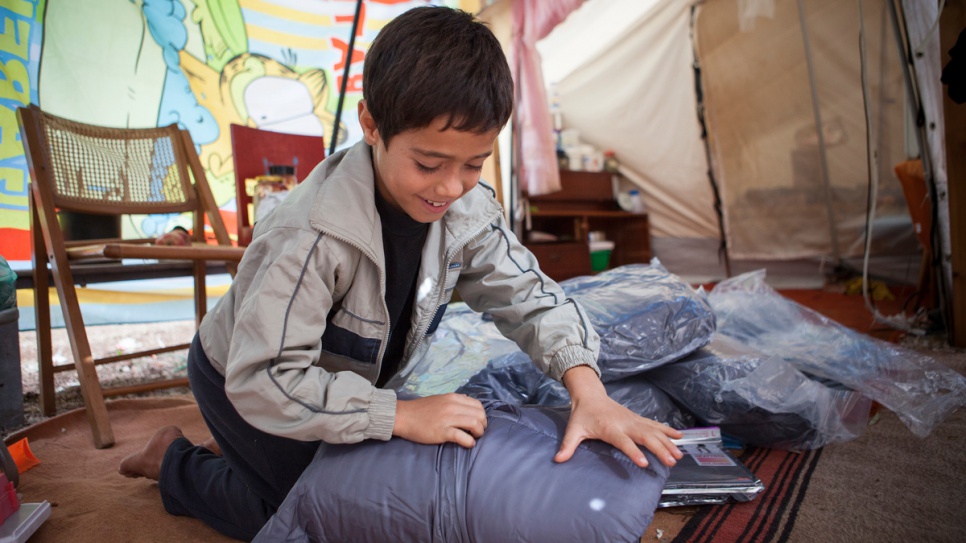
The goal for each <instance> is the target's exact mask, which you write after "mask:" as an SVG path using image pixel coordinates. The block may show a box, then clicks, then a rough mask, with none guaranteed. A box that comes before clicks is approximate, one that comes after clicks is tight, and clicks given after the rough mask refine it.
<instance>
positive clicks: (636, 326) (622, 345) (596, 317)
mask: <svg viewBox="0 0 966 543" xmlns="http://www.w3.org/2000/svg"><path fill="white" fill-rule="evenodd" d="M560 286H561V287H562V288H563V289H564V291H565V292H566V293H567V295H568V296H571V297H573V298H574V299H576V300H577V301H578V302H579V303H580V305H581V307H583V308H584V310H585V311H586V312H587V316H588V318H589V319H590V321H591V323H592V324H593V325H594V329H595V330H597V333H598V334H600V337H601V351H600V357H599V359H598V364H599V366H600V370H601V379H602V380H603V381H605V382H608V381H616V380H618V379H622V378H624V377H628V376H632V375H637V374H639V373H641V372H642V371H645V370H647V369H650V368H655V367H658V366H660V365H662V364H666V363H668V362H670V361H672V360H676V359H678V358H681V357H683V356H685V355H687V354H689V353H691V352H692V351H694V350H695V349H697V348H698V347H701V346H703V345H706V344H707V343H708V342H709V341H711V337H712V336H713V335H714V326H715V324H714V314H713V313H712V311H711V306H710V305H708V302H707V300H706V299H705V296H704V294H703V292H701V291H698V290H695V289H694V288H692V287H691V286H690V285H689V284H688V283H686V282H684V281H683V280H682V279H681V278H679V277H677V276H676V275H674V274H671V273H670V272H668V271H667V270H665V269H664V268H663V267H662V266H661V265H660V263H659V262H657V261H656V260H655V261H653V262H652V264H651V265H645V264H632V265H628V266H621V267H619V268H616V269H613V270H609V271H607V272H604V273H600V274H598V275H595V276H586V277H575V278H573V279H568V280H566V281H563V282H562V283H560ZM518 351H519V348H518V347H517V346H516V344H515V343H513V342H512V341H510V340H508V339H506V338H504V337H503V336H502V335H501V334H500V332H499V331H498V330H497V329H496V326H495V325H494V324H493V323H492V322H491V321H490V320H489V319H488V318H487V317H486V316H485V315H482V314H479V313H476V312H474V311H472V310H471V309H469V307H467V306H466V304H463V303H456V304H450V305H449V307H448V308H447V312H446V316H445V317H444V318H443V320H442V322H441V323H440V325H439V328H438V329H437V330H436V335H435V338H434V340H433V345H432V347H431V348H430V350H429V352H427V353H426V356H425V357H424V358H423V360H421V361H419V362H418V363H417V364H416V366H414V368H413V369H412V372H411V374H410V375H409V376H408V378H407V379H406V381H405V383H404V384H403V385H402V386H401V387H399V392H400V393H401V394H404V395H412V396H427V395H432V394H443V393H446V392H453V391H455V390H456V389H458V388H459V387H461V386H463V385H464V384H465V383H466V382H467V381H468V380H469V379H470V377H472V376H473V375H475V374H476V373H477V372H479V371H481V370H483V368H485V367H486V366H487V363H488V362H489V361H490V360H496V359H497V358H499V357H501V356H503V355H507V354H510V353H514V352H518ZM521 354H522V353H521Z"/></svg>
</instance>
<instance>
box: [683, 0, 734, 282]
mask: <svg viewBox="0 0 966 543" xmlns="http://www.w3.org/2000/svg"><path fill="white" fill-rule="evenodd" d="M697 8H698V6H696V5H694V6H691V51H692V54H693V56H694V64H693V66H694V94H695V99H696V101H697V106H698V112H697V113H698V122H699V123H700V125H701V140H702V141H704V154H705V158H706V160H707V162H708V181H710V182H711V193H712V195H713V196H714V212H715V214H716V215H717V216H718V232H720V233H721V240H720V241H721V243H720V245H719V246H718V258H720V259H722V260H724V267H725V276H726V277H731V256H730V255H729V254H728V238H727V236H726V234H725V224H724V204H722V202H721V191H720V190H719V188H718V181H717V180H716V179H715V177H714V167H713V166H712V153H711V141H710V137H711V136H710V134H709V133H708V124H707V122H706V121H705V108H704V87H703V86H702V85H701V63H700V61H699V60H698V43H697V33H696V31H695V28H696V26H697Z"/></svg>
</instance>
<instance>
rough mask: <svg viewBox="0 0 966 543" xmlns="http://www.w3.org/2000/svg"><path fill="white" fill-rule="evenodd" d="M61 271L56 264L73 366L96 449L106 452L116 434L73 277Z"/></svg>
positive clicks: (57, 282) (58, 286)
mask: <svg viewBox="0 0 966 543" xmlns="http://www.w3.org/2000/svg"><path fill="white" fill-rule="evenodd" d="M58 268H59V266H57V262H56V261H55V262H54V275H55V276H56V278H57V280H56V281H55V283H56V286H57V294H58V295H59V296H60V307H61V309H62V310H63V313H64V324H65V325H66V327H67V335H68V336H69V337H70V346H71V350H72V351H73V354H74V366H75V367H76V368H77V379H78V380H79V381H80V388H81V395H82V396H83V397H84V407H85V409H86V411H87V422H88V423H89V424H90V426H91V432H92V433H93V434H94V446H95V447H97V448H98V449H105V448H107V447H110V446H112V445H114V431H113V430H112V429H111V419H110V417H108V415H107V405H106V404H105V403H104V392H103V390H101V382H100V380H98V378H97V368H96V367H95V366H94V357H93V355H92V354H91V346H90V343H89V341H88V339H87V330H86V329H85V328H84V318H83V316H82V315H81V311H80V303H79V301H78V299H77V290H76V288H75V287H74V280H73V277H72V276H71V275H70V273H69V272H67V273H61V272H60V271H59V270H58Z"/></svg>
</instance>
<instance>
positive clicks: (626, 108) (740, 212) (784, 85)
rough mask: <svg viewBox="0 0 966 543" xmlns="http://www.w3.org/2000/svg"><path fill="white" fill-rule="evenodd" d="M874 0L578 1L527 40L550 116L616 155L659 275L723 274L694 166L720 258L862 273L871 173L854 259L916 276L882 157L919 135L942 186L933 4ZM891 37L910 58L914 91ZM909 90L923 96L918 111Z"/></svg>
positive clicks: (900, 157) (904, 220) (901, 201)
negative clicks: (643, 212)
mask: <svg viewBox="0 0 966 543" xmlns="http://www.w3.org/2000/svg"><path fill="white" fill-rule="evenodd" d="M890 4H892V3H891V2H890V1H886V0H862V1H852V2H841V1H837V0H807V1H796V0H773V1H768V0H757V1H756V0H706V1H704V2H694V1H692V0H587V1H586V2H584V3H583V4H582V5H581V6H580V7H579V8H578V9H576V10H575V11H573V12H572V13H571V14H570V15H569V17H568V18H567V19H566V20H565V21H563V22H562V23H561V24H560V25H558V26H557V27H556V28H555V29H554V31H553V32H552V33H551V34H550V35H549V36H548V37H547V38H545V39H544V40H542V41H541V42H540V43H539V44H538V49H539V51H540V53H541V56H542V65H543V75H544V82H545V83H546V84H547V86H548V88H549V86H550V85H553V87H554V88H555V91H556V94H557V96H558V99H559V102H560V107H561V109H562V113H563V124H564V126H565V127H567V128H576V129H577V130H579V132H580V134H581V137H582V139H584V140H585V141H587V142H589V143H592V144H594V145H596V146H597V147H599V148H602V149H613V150H615V151H616V153H617V156H618V158H619V159H620V160H621V163H622V170H621V171H622V173H623V174H624V176H625V177H626V178H627V179H628V180H630V181H631V182H633V183H634V184H635V185H637V186H638V187H639V188H640V189H641V190H642V192H643V194H644V197H645V201H646V204H647V207H648V211H649V213H650V218H651V223H652V227H653V230H652V235H653V238H654V239H653V241H654V247H655V251H656V253H657V254H658V256H659V257H661V258H662V260H664V261H665V263H666V264H669V265H670V266H671V267H672V269H673V268H674V267H675V263H676V262H681V266H683V267H684V268H686V269H676V270H675V271H678V272H679V273H689V272H690V273H693V272H694V271H695V270H697V269H706V270H712V272H711V273H712V274H713V275H714V274H717V275H719V276H721V275H723V273H724V270H723V269H722V267H721V266H720V265H719V259H718V254H717V249H718V246H719V241H718V239H719V237H720V236H721V229H720V228H719V222H718V216H717V214H716V211H715V197H714V190H713V189H712V183H711V181H710V179H709V172H711V173H712V174H713V177H714V181H715V183H716V186H717V188H718V190H719V191H720V195H721V203H722V220H723V222H722V224H723V232H724V237H725V239H726V242H727V247H728V252H729V254H730V256H731V258H732V259H733V260H734V261H735V262H736V263H737V264H738V265H739V266H738V269H737V270H736V271H741V269H740V265H741V264H742V263H743V262H744V263H747V265H748V266H755V267H761V266H764V267H767V268H769V269H770V270H771V269H773V268H774V269H779V268H782V267H783V266H784V265H785V264H787V263H789V262H794V263H805V264H808V265H810V270H811V271H814V272H818V271H819V270H820V269H821V264H822V263H823V262H824V263H825V268H826V271H828V270H829V269H830V268H831V267H832V266H833V265H835V264H838V263H842V264H845V265H850V266H851V267H852V268H853V269H856V270H858V269H860V268H861V265H862V256H863V253H864V251H865V249H866V213H867V209H868V203H869V201H870V200H869V194H870V191H869V184H870V178H872V177H873V176H871V175H870V171H872V172H874V174H875V177H877V178H878V185H879V186H878V189H877V191H876V192H875V194H874V196H873V197H872V199H871V201H873V202H874V203H875V204H876V210H875V215H874V218H873V220H872V221H871V222H872V225H873V228H872V236H871V238H870V239H871V242H870V247H869V249H870V254H871V256H872V258H871V264H870V273H871V274H872V275H873V276H876V275H881V276H885V277H890V278H899V279H904V280H906V281H909V282H915V280H916V278H917V274H918V268H919V264H920V253H919V247H918V245H917V242H916V240H915V237H914V231H913V227H912V223H911V220H910V218H909V212H908V205H907V203H906V201H905V198H904V196H903V193H902V189H901V187H900V185H899V182H898V180H897V178H896V175H895V174H894V172H893V168H894V167H895V166H896V164H898V163H899V162H902V161H905V160H907V159H909V158H913V157H916V156H918V155H920V154H921V151H920V140H923V139H925V140H926V141H927V142H928V143H929V144H930V145H929V147H928V152H927V153H925V159H926V167H927V171H928V172H929V173H930V174H931V175H932V178H933V180H934V181H935V183H936V186H938V187H939V190H942V186H943V185H944V183H945V173H944V159H943V156H942V152H943V150H942V132H943V127H942V109H941V91H942V89H941V87H940V86H939V83H938V79H939V78H938V73H939V58H940V55H939V50H938V38H939V36H938V31H936V29H935V27H936V22H937V19H938V6H937V5H936V4H935V3H933V2H896V3H895V4H894V5H895V6H896V8H897V9H896V12H897V16H896V17H895V18H893V14H892V10H891V6H890ZM860 12H861V15H860ZM897 30H898V31H899V32H898V33H897ZM906 32H908V35H909V36H911V38H909V42H905V41H903V40H904V39H905V38H904V36H905V35H906ZM860 35H861V37H862V39H863V40H864V51H863V49H862V48H860ZM897 36H899V38H898V41H897ZM901 50H915V51H916V52H918V53H920V54H921V56H917V58H916V62H917V66H916V70H915V71H914V72H913V76H914V77H915V76H918V78H919V79H918V80H917V81H916V83H917V85H916V86H915V87H910V86H909V85H908V84H907V82H906V81H905V79H904V77H903V75H904V73H903V72H904V67H903V56H902V54H901V53H900V51H901ZM513 54H514V53H513V52H512V51H511V52H510V55H511V58H512V55H513ZM695 59H697V64H698V65H699V66H700V77H696V74H695V70H694V65H695ZM863 70H864V71H865V74H864V76H865V78H864V81H865V82H866V84H865V85H864V86H863ZM930 73H931V74H932V76H930V75H929V74H930ZM930 77H931V79H930ZM696 82H700V84H701V86H700V92H701V94H702V98H703V100H699V90H697V89H698V87H696ZM910 96H912V97H921V98H922V100H923V102H924V104H925V105H924V106H923V109H922V110H921V111H920V110H917V109H916V108H917V107H918V105H917V104H914V101H913V100H910ZM866 106H868V109H869V114H868V116H867V115H866ZM699 107H701V108H703V114H704V115H703V116H704V119H705V121H706V127H707V130H708V134H709V137H708V139H707V142H706V141H705V140H703V139H702V130H703V126H702V123H701V122H700V117H699ZM917 121H919V122H918V125H917ZM819 127H820V128H819ZM920 127H927V128H926V129H925V130H923V131H922V132H927V134H925V135H924V136H923V135H921V134H920ZM870 141H871V142H872V149H873V150H874V155H873V156H875V157H876V158H877V161H876V162H875V163H874V164H873V166H872V168H871V169H870V166H869V164H870V161H869V153H868V152H867V151H868V149H869V147H868V142H870ZM706 143H707V145H708V147H706ZM708 151H710V152H708ZM533 158H534V157H530V156H525V157H522V160H533ZM524 188H526V187H524ZM938 211H939V212H940V217H939V222H938V229H939V234H940V235H941V243H942V245H941V249H940V250H941V251H942V254H943V255H948V254H949V241H948V239H949V238H948V221H947V220H945V219H944V218H943V214H945V213H946V211H945V210H941V209H940V210H938ZM938 252H939V251H937V253H938ZM696 255H700V258H696ZM943 260H945V259H943ZM746 267H747V266H746ZM806 273H808V272H806ZM944 275H945V278H946V281H947V283H946V284H947V286H948V281H949V278H948V276H949V272H948V269H947V270H946V273H945V274H944Z"/></svg>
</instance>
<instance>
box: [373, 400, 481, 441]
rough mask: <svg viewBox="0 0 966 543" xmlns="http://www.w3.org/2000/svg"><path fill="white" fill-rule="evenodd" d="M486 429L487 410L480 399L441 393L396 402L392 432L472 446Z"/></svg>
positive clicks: (409, 436)
mask: <svg viewBox="0 0 966 543" xmlns="http://www.w3.org/2000/svg"><path fill="white" fill-rule="evenodd" d="M484 430H486V411H485V410H484V409H483V404H481V403H480V401H479V400H476V399H474V398H470V397H469V396H466V395H463V394H455V393H450V394H440V395H438V396H427V397H425V398H418V399H415V400H399V401H398V402H396V421H395V423H394V424H393V427H392V435H394V436H399V437H401V438H403V439H408V440H409V441H414V442H416V443H424V444H426V445H438V444H440V443H446V442H447V441H451V442H453V443H457V444H459V445H462V446H463V447H466V448H470V447H472V446H473V445H476V439H475V438H478V437H480V436H482V435H483V431H484Z"/></svg>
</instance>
